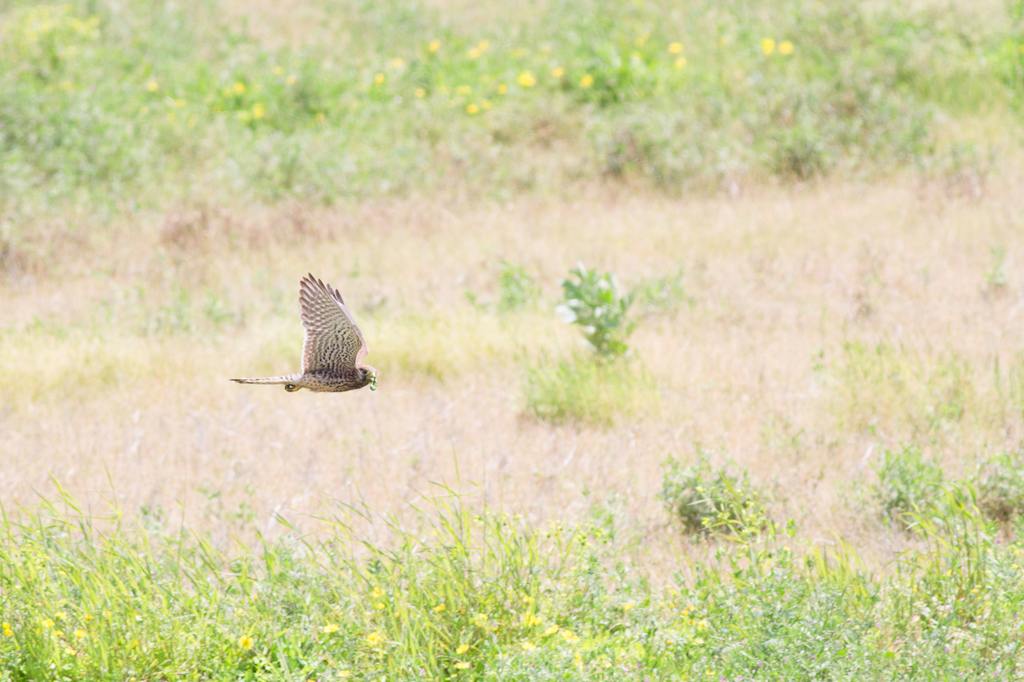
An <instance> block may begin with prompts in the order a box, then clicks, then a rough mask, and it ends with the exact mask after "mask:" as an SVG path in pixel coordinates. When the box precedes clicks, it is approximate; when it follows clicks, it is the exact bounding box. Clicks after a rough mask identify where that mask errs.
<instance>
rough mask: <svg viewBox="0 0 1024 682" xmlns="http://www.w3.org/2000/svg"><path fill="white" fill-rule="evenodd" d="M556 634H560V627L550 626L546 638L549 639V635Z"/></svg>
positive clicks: (545, 634)
mask: <svg viewBox="0 0 1024 682" xmlns="http://www.w3.org/2000/svg"><path fill="white" fill-rule="evenodd" d="M556 632H558V626H557V625H549V626H548V629H547V630H545V631H544V636H545V637H547V636H549V635H553V634H555V633H556Z"/></svg>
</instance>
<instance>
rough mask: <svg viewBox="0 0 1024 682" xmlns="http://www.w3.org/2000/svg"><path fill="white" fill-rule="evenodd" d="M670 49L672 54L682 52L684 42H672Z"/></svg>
mask: <svg viewBox="0 0 1024 682" xmlns="http://www.w3.org/2000/svg"><path fill="white" fill-rule="evenodd" d="M668 51H669V52H671V53H672V54H679V53H680V52H682V51H683V44H682V43H671V44H670V45H669V46H668Z"/></svg>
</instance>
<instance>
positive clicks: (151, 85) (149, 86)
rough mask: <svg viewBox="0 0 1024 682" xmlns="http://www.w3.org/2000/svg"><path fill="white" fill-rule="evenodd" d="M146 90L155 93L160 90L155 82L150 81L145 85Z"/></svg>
mask: <svg viewBox="0 0 1024 682" xmlns="http://www.w3.org/2000/svg"><path fill="white" fill-rule="evenodd" d="M146 89H147V90H149V91H150V92H156V91H157V90H159V89H160V85H159V84H158V83H157V82H156V81H154V80H151V81H149V82H148V83H146Z"/></svg>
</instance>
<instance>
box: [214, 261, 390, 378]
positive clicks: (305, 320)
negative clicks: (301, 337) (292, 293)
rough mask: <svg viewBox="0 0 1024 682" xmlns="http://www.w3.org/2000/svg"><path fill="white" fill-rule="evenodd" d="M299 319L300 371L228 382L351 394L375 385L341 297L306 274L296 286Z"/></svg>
mask: <svg viewBox="0 0 1024 682" xmlns="http://www.w3.org/2000/svg"><path fill="white" fill-rule="evenodd" d="M299 317H300V318H301V319H302V326H303V327H304V328H305V330H306V339H305V341H303V343H302V372H301V373H299V374H289V375H287V376H281V377H266V378H261V379H232V381H237V382H238V383H240V384H284V388H285V390H286V391H297V390H299V389H300V388H308V389H309V390H311V391H330V392H334V393H337V392H340V391H351V390H354V389H357V388H362V387H363V386H366V385H368V384H372V386H371V390H372V389H373V388H376V385H377V370H375V369H374V368H373V367H370V366H369V365H362V364H360V360H362V359H363V357H364V356H365V355H366V354H367V353H369V352H370V349H369V347H368V346H367V345H366V339H364V338H363V333H362V332H361V331H359V327H357V326H356V322H355V320H353V319H352V313H350V312H349V311H348V308H346V307H345V301H344V300H343V299H342V298H341V294H339V293H338V291H337V290H336V289H334V288H332V287H331V285H330V284H324V283H323V282H322V281H320V280H318V279H316V278H315V277H313V275H307V276H306V277H304V278H303V279H302V282H300V283H299Z"/></svg>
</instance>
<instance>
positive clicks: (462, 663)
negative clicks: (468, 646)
mask: <svg viewBox="0 0 1024 682" xmlns="http://www.w3.org/2000/svg"><path fill="white" fill-rule="evenodd" d="M455 667H456V669H458V670H465V669H466V668H468V667H469V663H466V662H465V661H459V662H458V663H456V664H455Z"/></svg>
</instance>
